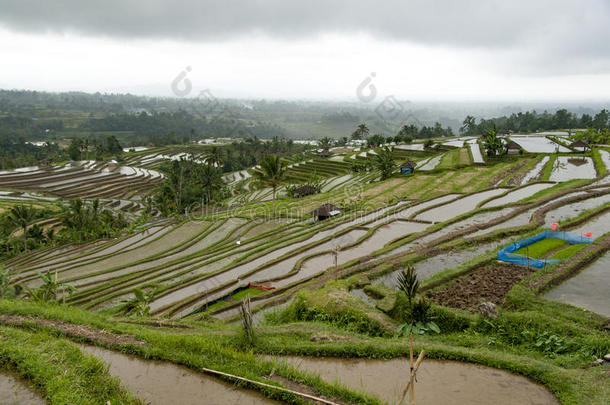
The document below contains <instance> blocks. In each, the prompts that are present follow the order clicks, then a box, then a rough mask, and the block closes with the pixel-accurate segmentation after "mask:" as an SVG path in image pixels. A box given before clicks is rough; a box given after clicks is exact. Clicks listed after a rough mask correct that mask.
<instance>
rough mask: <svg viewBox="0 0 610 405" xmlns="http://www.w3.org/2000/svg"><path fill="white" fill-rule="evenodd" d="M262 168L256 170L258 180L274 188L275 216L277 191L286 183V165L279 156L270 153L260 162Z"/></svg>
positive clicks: (255, 174) (255, 175)
mask: <svg viewBox="0 0 610 405" xmlns="http://www.w3.org/2000/svg"><path fill="white" fill-rule="evenodd" d="M260 166H261V167H260V169H259V170H256V171H255V172H254V177H255V178H256V180H257V182H258V183H260V184H263V185H265V186H267V187H271V188H272V189H273V216H274V217H275V192H276V191H277V188H278V187H279V186H281V185H282V183H284V180H285V178H286V165H285V164H284V162H283V161H282V159H281V158H280V157H279V156H276V155H269V156H265V158H264V159H263V160H262V161H261V162H260Z"/></svg>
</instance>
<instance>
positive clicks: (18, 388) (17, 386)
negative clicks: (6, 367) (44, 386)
mask: <svg viewBox="0 0 610 405" xmlns="http://www.w3.org/2000/svg"><path fill="white" fill-rule="evenodd" d="M0 404H2V405H44V404H46V401H45V400H44V399H42V398H41V397H40V395H38V394H37V393H36V392H35V391H34V390H33V389H31V388H30V387H29V386H28V384H27V383H26V382H25V381H23V380H22V379H21V378H19V377H18V376H16V375H15V374H13V373H10V372H7V371H3V370H0Z"/></svg>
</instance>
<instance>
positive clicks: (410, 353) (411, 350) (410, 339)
mask: <svg viewBox="0 0 610 405" xmlns="http://www.w3.org/2000/svg"><path fill="white" fill-rule="evenodd" d="M409 368H410V370H409V384H410V385H411V405H415V389H414V388H415V385H414V384H413V378H414V376H415V373H414V372H413V332H411V333H409Z"/></svg>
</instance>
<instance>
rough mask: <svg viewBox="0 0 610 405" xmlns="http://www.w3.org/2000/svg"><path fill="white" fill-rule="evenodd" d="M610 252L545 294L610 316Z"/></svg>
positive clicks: (546, 296)
mask: <svg viewBox="0 0 610 405" xmlns="http://www.w3.org/2000/svg"><path fill="white" fill-rule="evenodd" d="M608 286H610V253H606V254H605V255H604V256H602V257H601V258H599V259H597V260H596V261H595V262H593V264H591V265H590V266H589V267H587V268H585V269H584V270H583V271H581V272H580V273H578V274H577V275H575V276H574V277H572V278H570V279H569V280H566V281H564V282H563V283H561V284H560V285H558V286H557V287H555V288H553V289H552V290H550V291H549V292H548V293H546V294H545V295H544V297H545V298H547V299H549V300H553V301H559V302H563V303H566V304H572V305H575V306H577V307H580V308H584V309H588V310H589V311H593V312H596V313H598V314H600V315H604V316H608V317H610V295H608Z"/></svg>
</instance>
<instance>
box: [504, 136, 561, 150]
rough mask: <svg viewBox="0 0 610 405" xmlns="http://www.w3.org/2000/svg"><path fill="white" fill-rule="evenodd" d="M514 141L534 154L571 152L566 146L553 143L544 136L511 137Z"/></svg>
mask: <svg viewBox="0 0 610 405" xmlns="http://www.w3.org/2000/svg"><path fill="white" fill-rule="evenodd" d="M510 138H511V139H512V140H513V141H515V142H516V143H518V144H519V146H521V147H522V148H523V149H525V151H526V152H532V153H554V152H555V151H559V152H571V150H570V149H568V148H566V147H565V146H561V145H559V144H558V143H555V142H553V141H551V140H550V139H548V138H546V137H544V136H536V135H511V137H510Z"/></svg>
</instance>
